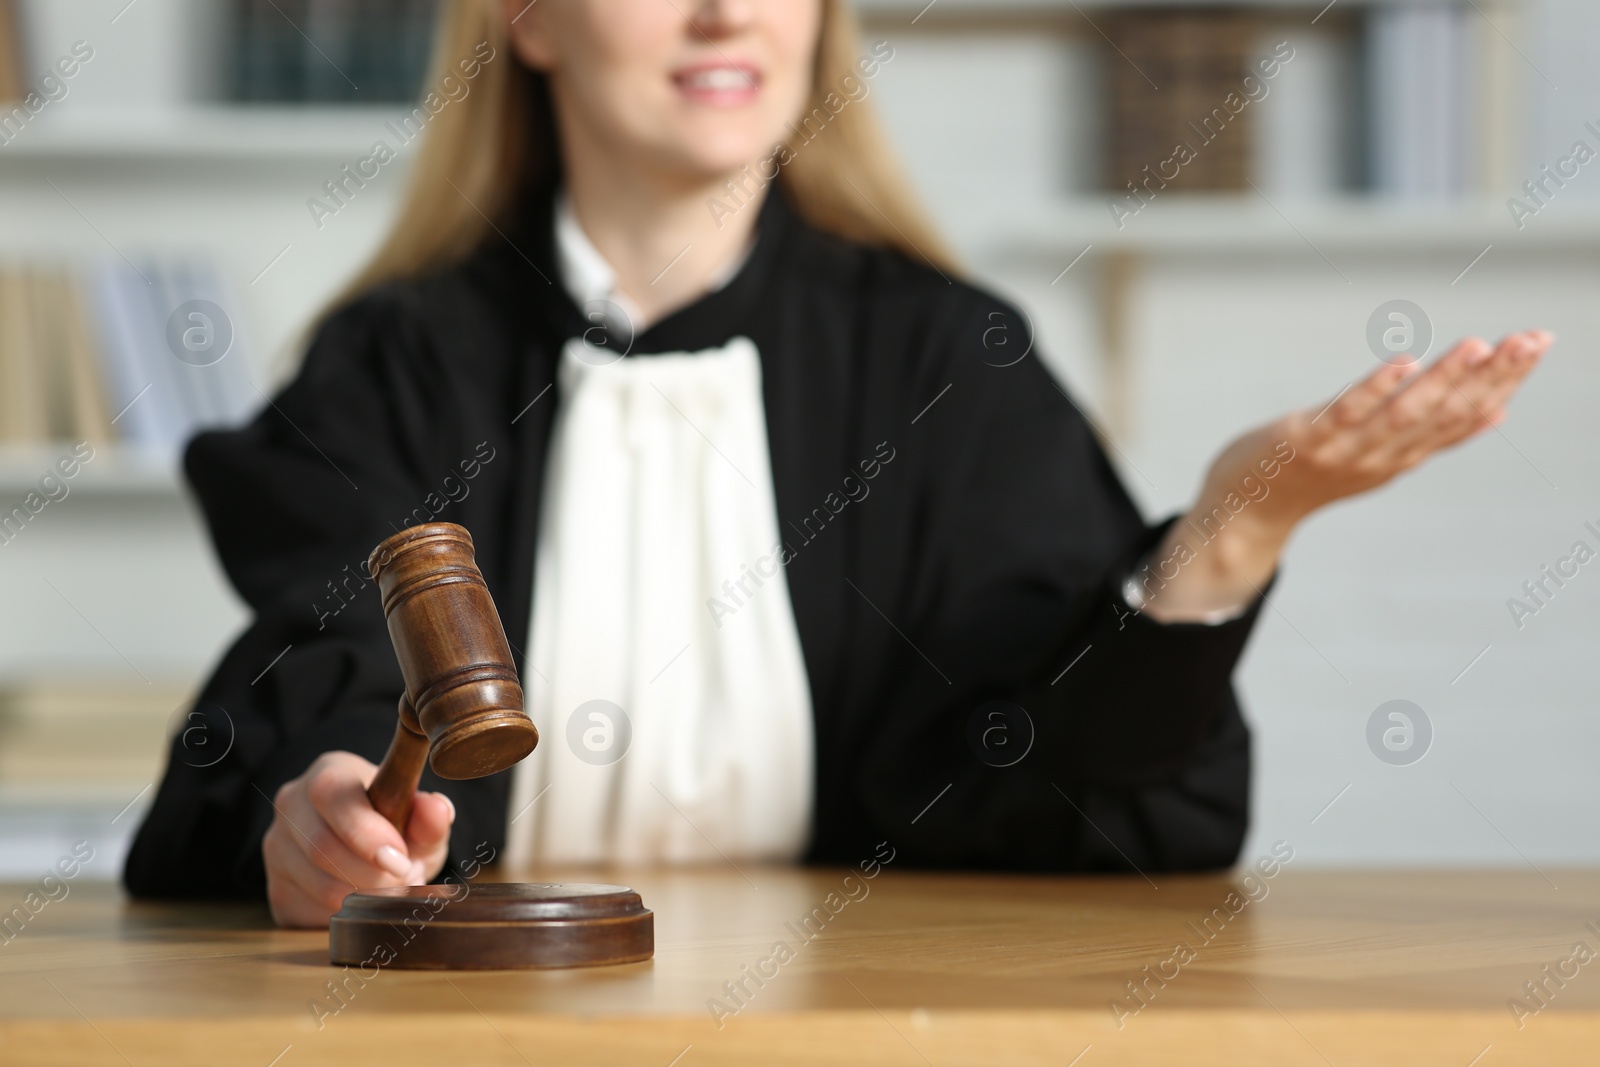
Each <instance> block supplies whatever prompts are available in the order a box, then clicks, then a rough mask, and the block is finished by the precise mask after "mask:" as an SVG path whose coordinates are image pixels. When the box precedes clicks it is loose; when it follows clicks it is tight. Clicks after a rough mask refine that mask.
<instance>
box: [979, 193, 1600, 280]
mask: <svg viewBox="0 0 1600 1067" xmlns="http://www.w3.org/2000/svg"><path fill="white" fill-rule="evenodd" d="M1111 199H1112V198H1111V197H1110V196H1109V195H1108V196H1106V197H1104V198H1090V197H1081V198H1072V199H1063V200H1061V201H1058V202H1055V203H1050V204H1042V205H1020V206H1016V207H1011V208H1007V209H1004V210H1002V211H998V212H995V213H991V214H989V215H987V216H985V217H982V218H973V219H971V220H970V221H969V222H968V223H967V224H966V225H964V226H963V227H962V231H961V233H959V234H957V235H956V236H957V238H958V240H959V241H960V243H961V245H962V246H963V247H966V248H971V249H982V250H985V251H996V252H1004V253H1008V254H1019V253H1020V254H1041V255H1050V256H1057V255H1059V254H1061V253H1062V252H1067V253H1070V254H1071V255H1076V254H1077V253H1078V252H1080V251H1082V250H1083V249H1084V247H1085V246H1089V245H1092V246H1093V250H1092V251H1093V253H1101V252H1117V251H1127V252H1140V253H1151V254H1168V255H1174V254H1201V253H1205V254H1214V253H1223V254H1228V253H1233V252H1294V251H1295V250H1297V249H1298V250H1301V251H1304V252H1305V253H1306V254H1308V255H1314V254H1316V253H1317V252H1322V253H1324V254H1328V253H1332V252H1334V251H1344V252H1349V251H1356V252H1381V253H1385V254H1397V255H1403V254H1405V253H1407V252H1417V253H1440V252H1443V253H1452V252H1464V253H1467V254H1468V255H1469V257H1470V256H1473V255H1477V254H1478V253H1479V252H1481V251H1483V250H1484V249H1485V248H1486V247H1488V246H1489V245H1494V247H1495V249H1497V250H1506V251H1512V250H1523V251H1526V250H1528V249H1539V250H1555V249H1577V250H1585V251H1600V201H1597V200H1594V199H1590V200H1587V201H1585V200H1581V199H1579V198H1577V197H1576V196H1574V197H1573V198H1571V199H1570V200H1568V201H1566V202H1564V203H1553V204H1551V205H1550V206H1549V208H1548V214H1545V213H1541V215H1542V216H1543V217H1533V218H1528V219H1526V220H1524V221H1525V227H1524V228H1523V229H1522V230H1520V231H1519V230H1518V229H1517V227H1516V225H1515V223H1513V222H1512V220H1511V216H1510V214H1509V212H1508V211H1507V210H1506V207H1505V204H1504V203H1501V202H1494V201H1471V202H1464V203H1456V204H1448V205H1440V204H1427V203H1417V202H1414V201H1396V200H1385V199H1379V198H1369V197H1348V198H1341V199H1331V200H1330V199H1317V200H1300V201H1296V200H1292V199H1279V198H1274V199H1273V200H1272V201H1271V202H1270V203H1269V202H1268V201H1267V200H1266V199H1264V198H1262V197H1260V196H1257V195H1255V194H1249V195H1247V196H1233V195H1226V196H1202V195H1189V196H1177V195H1173V196H1168V197H1166V198H1164V199H1163V198H1157V199H1156V200H1155V201H1154V202H1152V203H1150V204H1148V205H1147V206H1146V207H1145V208H1144V209H1143V210H1142V211H1141V212H1140V213H1139V214H1137V215H1134V216H1132V217H1128V218H1125V219H1123V220H1122V225H1121V226H1119V225H1118V223H1117V221H1116V220H1115V219H1114V217H1113V215H1112V212H1111V209H1110V207H1109V206H1108V204H1109V202H1110V200H1111ZM1463 265H1464V264H1463Z"/></svg>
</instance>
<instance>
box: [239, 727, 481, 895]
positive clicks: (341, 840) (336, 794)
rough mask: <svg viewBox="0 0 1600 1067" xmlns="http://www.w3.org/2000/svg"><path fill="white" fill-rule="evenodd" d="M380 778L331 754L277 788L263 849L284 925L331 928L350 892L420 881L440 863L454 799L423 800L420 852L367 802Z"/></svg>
mask: <svg viewBox="0 0 1600 1067" xmlns="http://www.w3.org/2000/svg"><path fill="white" fill-rule="evenodd" d="M375 773H376V768H375V767H374V766H373V765H372V764H371V763H369V762H367V761H366V760H364V759H362V758H361V757H359V756H355V755H352V754H351V753H348V752H330V753H326V754H324V755H322V756H320V757H318V759H317V760H316V762H315V763H313V764H312V765H311V767H310V768H308V769H307V771H306V773H305V774H303V775H301V776H300V777H299V778H296V779H294V780H293V781H291V782H288V783H286V784H285V785H284V786H283V788H281V789H279V790H278V794H277V796H276V797H275V798H274V800H273V808H274V817H273V821H272V825H271V826H270V827H269V828H268V830H267V833H266V836H265V837H264V838H263V840H262V844H261V851H262V859H263V861H264V863H265V866H266V872H267V899H268V902H269V903H270V904H271V906H272V914H273V917H274V918H275V919H276V920H277V921H278V922H279V923H281V924H283V925H288V926H318V927H320V926H326V925H327V923H328V918H329V917H330V916H331V915H332V914H333V913H334V912H335V911H337V910H338V909H339V906H340V904H341V903H342V902H343V900H344V898H345V896H346V895H348V894H349V893H350V892H352V891H354V890H356V889H370V888H375V887H379V886H398V885H409V884H420V883H422V882H425V881H427V880H428V878H429V877H431V876H432V875H433V874H435V873H437V872H438V870H439V868H440V867H441V866H443V863H444V855H445V852H446V848H447V845H448V840H449V832H450V824H451V822H452V821H453V819H454V814H455V809H454V807H453V806H452V805H451V803H450V802H449V800H447V799H445V798H444V797H442V796H440V795H439V794H437V793H424V794H421V795H419V796H418V798H417V805H416V810H417V812H418V813H419V814H418V815H417V816H416V817H413V819H412V822H411V826H410V829H411V830H412V831H413V835H414V839H415V842H414V843H415V846H416V848H418V849H420V851H415V850H414V849H413V847H412V845H411V844H408V842H407V841H406V840H405V839H404V838H402V837H401V835H400V833H399V831H398V830H396V829H395V828H394V827H393V826H391V825H390V824H389V821H388V820H387V819H385V818H384V817H383V816H382V815H379V814H378V813H377V811H376V810H374V809H373V807H372V804H371V802H370V801H369V800H368V799H367V794H366V786H367V783H369V782H370V781H371V780H372V777H373V775H374V774H375Z"/></svg>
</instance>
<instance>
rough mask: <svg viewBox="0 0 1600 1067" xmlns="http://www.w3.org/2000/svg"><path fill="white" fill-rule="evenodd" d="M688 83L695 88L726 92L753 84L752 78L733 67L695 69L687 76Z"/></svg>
mask: <svg viewBox="0 0 1600 1067" xmlns="http://www.w3.org/2000/svg"><path fill="white" fill-rule="evenodd" d="M688 83H689V85H691V86H692V87H694V88H696V89H709V90H711V91H713V92H727V91H730V90H736V89H745V88H748V87H749V86H751V85H753V84H754V79H753V78H751V77H750V76H749V75H748V74H746V73H745V72H744V71H742V70H738V69H735V68H734V67H713V68H711V69H709V70H697V71H695V72H694V73H693V74H691V75H690V76H689V78H688Z"/></svg>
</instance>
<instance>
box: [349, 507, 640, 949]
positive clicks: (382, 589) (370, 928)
mask: <svg viewBox="0 0 1600 1067" xmlns="http://www.w3.org/2000/svg"><path fill="white" fill-rule="evenodd" d="M367 569H368V570H369V571H370V572H371V573H372V576H373V578H374V579H376V580H377V583H378V592H379V595H380V596H382V598H383V614H384V618H385V619H386V620H387V621H388V624H389V639H390V641H392V642H393V644H394V652H395V658H397V659H398V660H399V661H400V673H401V675H403V676H404V678H405V684H406V691H405V695H404V696H402V697H401V698H400V723H399V725H398V726H397V727H396V728H395V732H394V740H393V741H392V742H390V744H389V751H388V753H387V754H385V755H384V757H383V762H382V763H381V764H379V766H378V774H377V777H375V778H373V780H372V785H371V786H370V787H368V789H367V796H368V797H369V798H370V799H371V800H372V806H373V807H375V808H377V809H378V811H380V812H382V813H383V815H384V817H385V818H387V819H388V820H389V821H390V822H392V823H393V824H394V825H395V828H396V829H398V830H399V831H400V832H401V833H402V834H404V833H405V831H406V824H407V823H408V822H409V821H410V819H411V806H412V802H413V801H414V800H415V799H416V795H417V783H418V782H419V781H420V780H421V778H422V767H423V763H424V761H426V762H427V763H429V764H431V765H432V767H433V770H434V773H435V774H437V775H439V777H441V778H482V777H483V776H484V775H488V774H494V773H495V772H496V771H503V770H505V769H506V768H507V767H510V766H511V765H513V764H514V763H516V762H517V761H518V760H520V759H522V758H523V757H524V756H526V755H527V754H528V753H530V752H532V751H533V748H534V746H535V745H537V744H538V743H539V731H537V730H535V729H534V726H533V720H532V719H530V718H528V715H527V712H525V711H523V709H522V686H521V685H520V684H519V683H518V681H517V671H516V667H515V666H514V665H513V663H512V661H511V648H510V646H509V645H508V644H507V643H506V633H505V630H504V629H502V628H501V626H500V616H499V615H498V614H497V613H496V612H495V608H494V600H493V599H491V598H490V596H489V587H488V586H487V585H486V584H485V583H484V580H483V574H482V573H481V572H480V571H479V570H478V565H477V563H476V562H475V561H474V560H473V556H472V536H471V535H470V534H468V533H467V531H466V530H463V529H462V528H461V527H459V526H456V525H455V524H453V523H448V522H434V523H427V524H425V525H422V526H413V527H411V528H410V529H407V530H403V531H401V532H400V533H397V534H395V535H394V536H393V537H391V538H389V539H387V540H386V541H384V542H383V543H382V544H381V545H379V546H378V547H377V548H375V549H373V550H372V556H371V558H370V559H369V560H368V561H367ZM446 906H449V908H450V917H449V919H448V920H447V921H435V919H434V916H437V915H439V914H441V913H442V911H443V909H444V908H445V907H446ZM396 946H398V948H397V947H396ZM654 953H655V915H654V913H653V912H651V911H650V909H648V908H646V907H645V906H644V902H643V901H642V900H640V899H639V894H638V893H635V892H634V891H633V890H631V889H629V888H628V887H627V886H618V885H591V884H588V883H574V884H551V883H537V884H532V885H529V884H523V883H519V882H505V883H496V882H490V883H486V884H477V883H474V884H472V885H468V884H467V883H466V882H465V881H464V880H463V879H462V878H461V877H460V876H458V877H457V879H456V881H455V882H454V883H453V884H452V883H450V880H449V879H448V878H447V879H445V880H444V882H443V883H440V884H430V885H405V886H388V887H381V888H374V889H369V890H358V891H357V892H354V893H351V894H349V895H348V896H346V897H345V898H344V901H343V903H341V904H340V906H339V911H338V912H337V913H336V914H335V915H334V916H333V917H332V918H330V919H329V920H328V962H330V963H332V964H335V965H339V964H343V965H346V966H361V967H363V968H365V967H368V966H371V965H372V964H373V961H374V960H378V961H381V962H379V964H378V965H379V966H385V965H387V966H391V967H399V968H402V969H407V968H412V969H417V970H441V969H443V970H452V969H463V970H466V969H472V970H483V969H502V968H525V967H593V966H600V965H606V964H619V963H636V962H639V961H641V960H647V959H649V958H650V957H651V956H652V955H653V954H654Z"/></svg>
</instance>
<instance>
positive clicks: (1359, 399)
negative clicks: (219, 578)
mask: <svg viewBox="0 0 1600 1067" xmlns="http://www.w3.org/2000/svg"><path fill="white" fill-rule="evenodd" d="M1421 369H1422V366H1421V364H1420V363H1415V362H1412V363H1385V364H1384V365H1383V366H1381V367H1379V368H1378V369H1377V370H1375V371H1373V372H1372V373H1371V374H1369V375H1367V376H1366V377H1365V378H1363V379H1362V380H1361V381H1359V382H1356V383H1355V384H1354V385H1352V386H1350V387H1349V388H1348V389H1346V390H1345V391H1344V392H1343V393H1340V394H1339V395H1338V396H1337V397H1335V398H1334V400H1333V401H1332V402H1331V403H1330V404H1328V405H1327V406H1326V407H1324V408H1323V409H1322V410H1321V411H1320V412H1319V413H1318V414H1317V415H1315V416H1314V417H1313V418H1312V420H1311V423H1312V425H1313V426H1314V427H1317V428H1320V429H1321V430H1322V432H1323V433H1324V434H1331V433H1336V432H1338V430H1340V429H1342V428H1348V427H1351V426H1355V425H1357V424H1358V423H1361V422H1362V421H1364V420H1365V419H1366V418H1367V417H1368V416H1369V415H1371V414H1372V413H1373V412H1374V411H1376V410H1377V409H1378V408H1379V407H1380V406H1381V405H1382V404H1383V402H1384V401H1385V400H1387V399H1388V398H1389V396H1390V394H1392V393H1393V392H1394V391H1395V390H1396V389H1397V388H1399V386H1400V384H1401V383H1402V382H1404V381H1405V380H1406V379H1408V378H1410V377H1412V376H1413V375H1415V374H1417V373H1418V372H1419V371H1420V370H1421Z"/></svg>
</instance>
